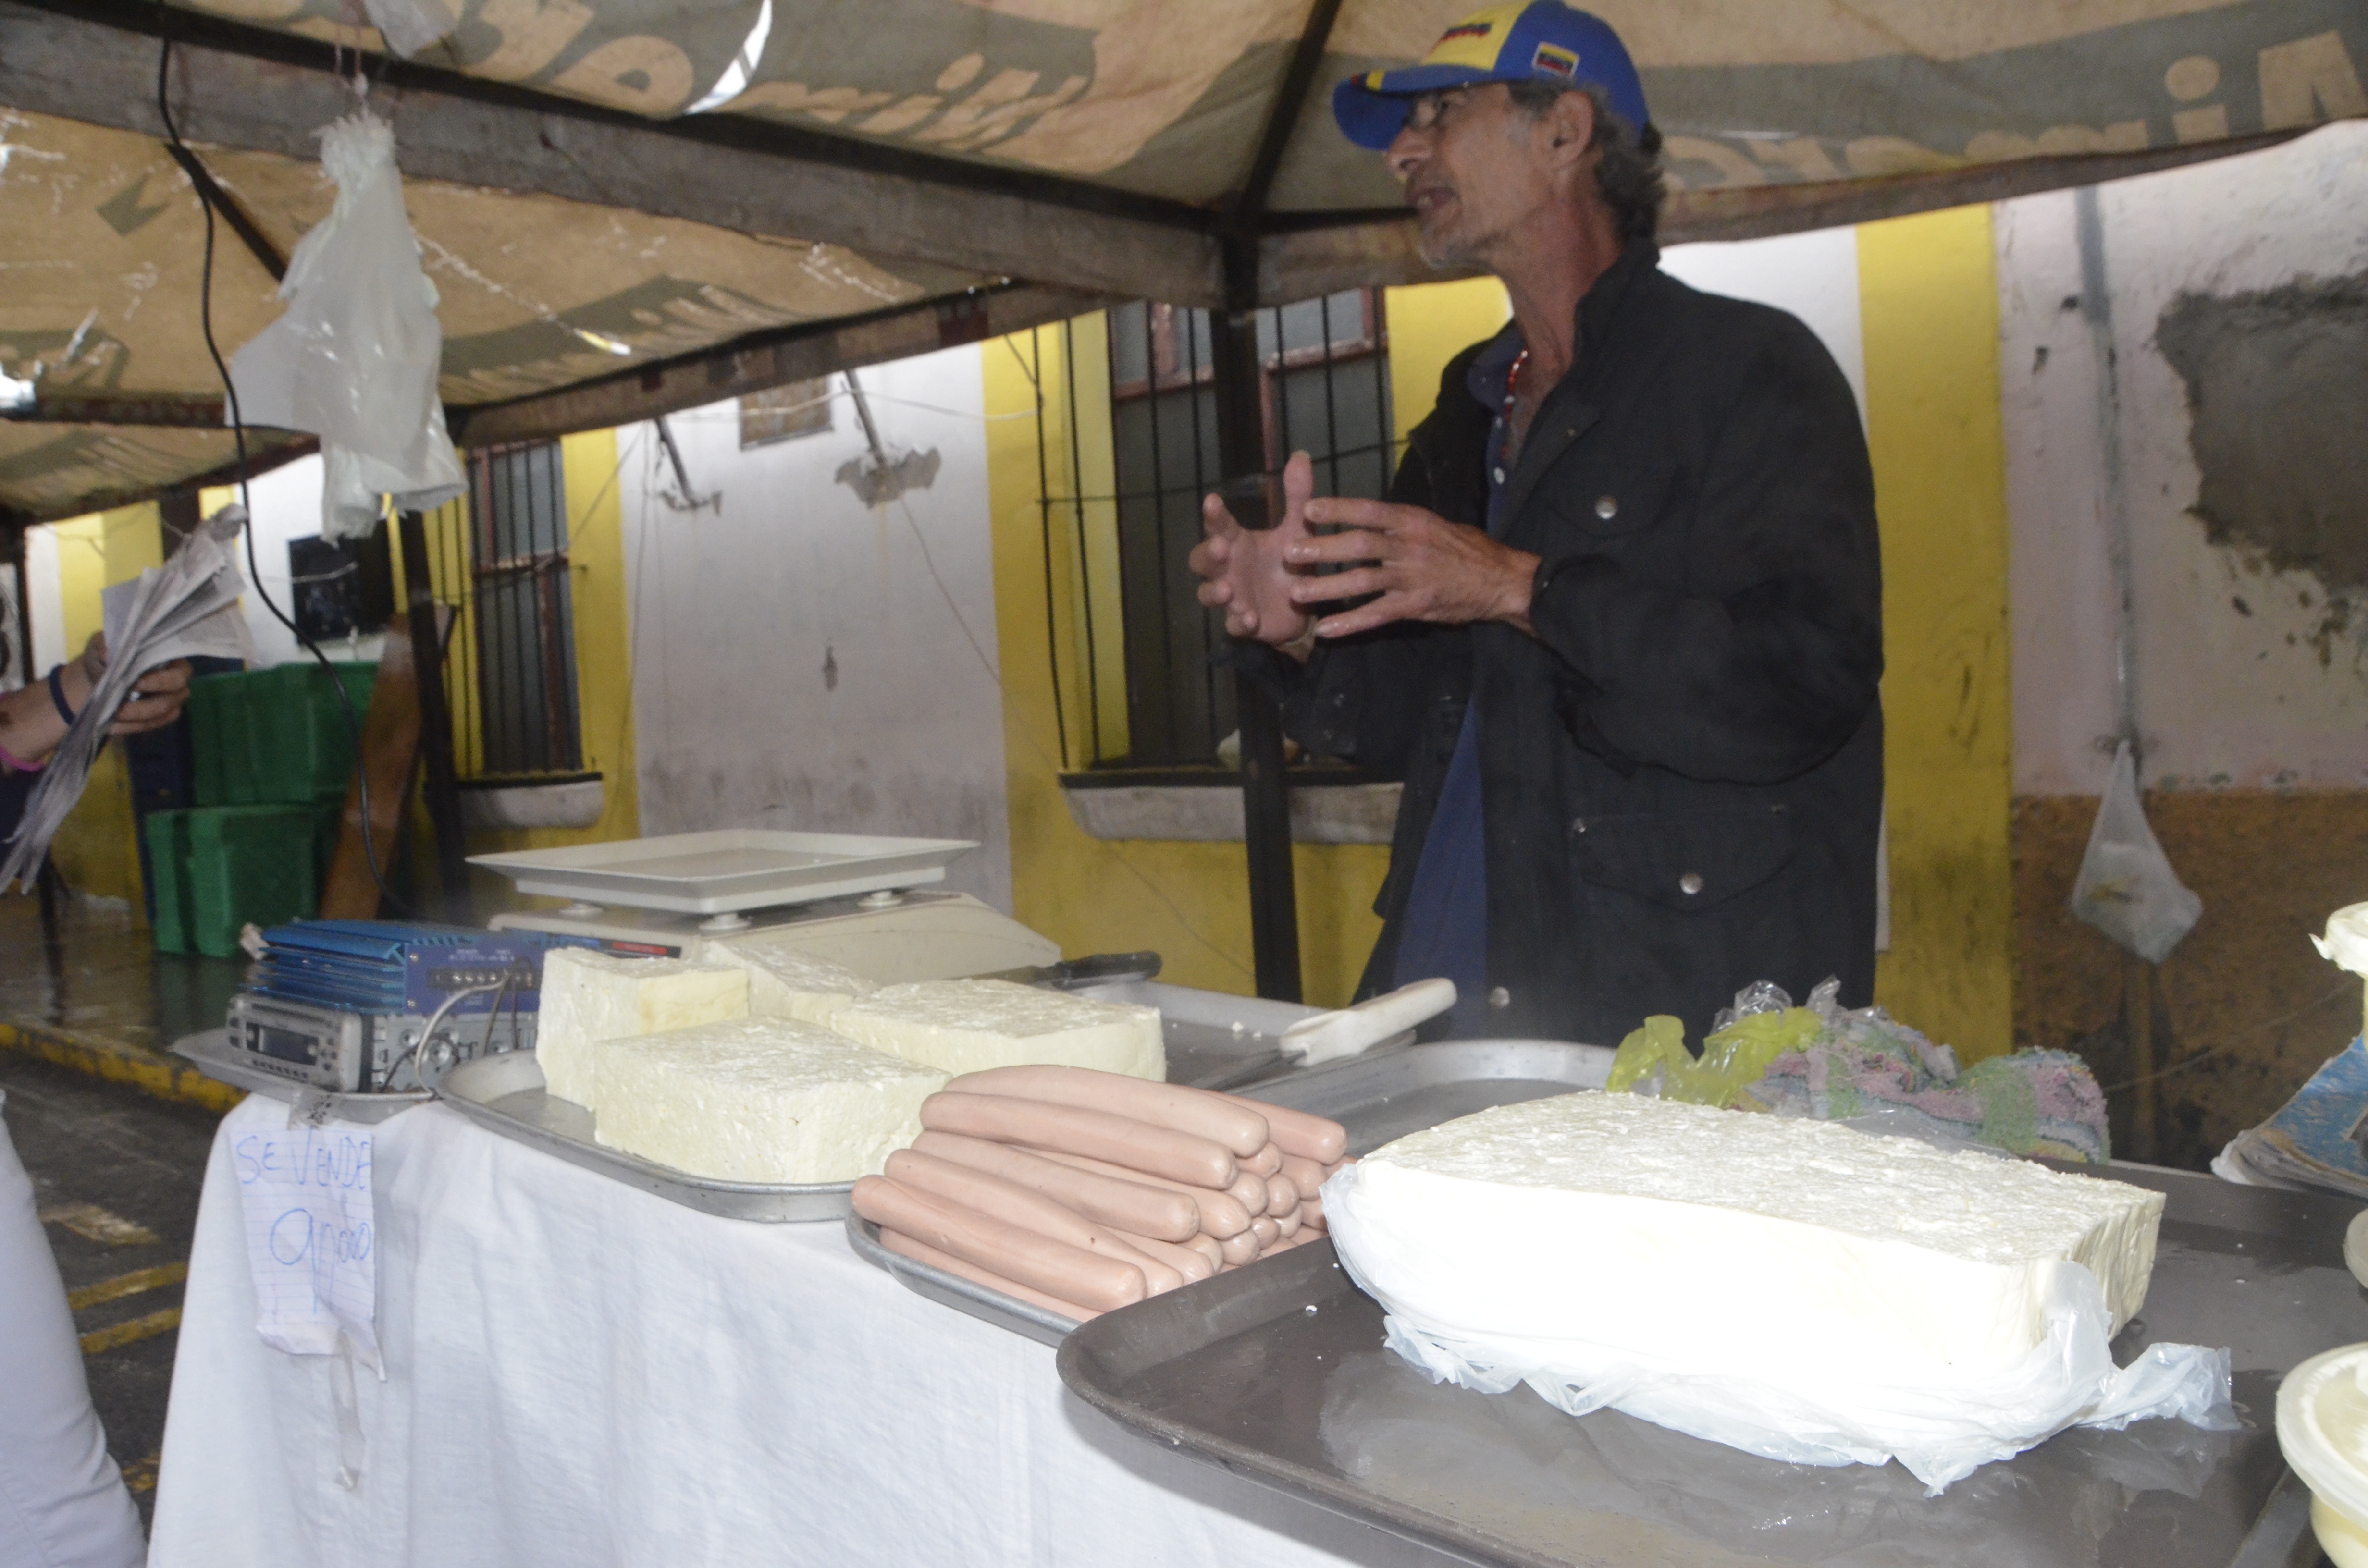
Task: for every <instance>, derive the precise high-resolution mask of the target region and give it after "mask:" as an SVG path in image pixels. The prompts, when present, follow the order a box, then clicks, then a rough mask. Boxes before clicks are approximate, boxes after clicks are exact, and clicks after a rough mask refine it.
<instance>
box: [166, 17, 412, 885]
mask: <svg viewBox="0 0 2368 1568" xmlns="http://www.w3.org/2000/svg"><path fill="white" fill-rule="evenodd" d="M170 28H171V24H170V22H169V21H168V22H167V23H166V25H165V33H164V40H163V44H162V46H161V47H160V48H159V49H158V51H157V54H156V116H157V118H158V119H162V120H163V121H164V122H165V140H166V142H167V143H168V144H169V145H170V146H171V148H172V150H173V158H174V161H175V162H176V163H179V164H181V165H185V166H187V165H195V164H197V162H198V156H197V154H196V153H193V152H191V151H190V150H189V144H188V142H184V141H182V140H181V131H180V127H179V126H177V125H176V124H175V123H174V122H173V105H172V95H171V94H170V92H169V91H168V90H167V88H168V86H169V84H170V80H171V70H172V64H173V39H172V33H171V30H170ZM209 183H210V182H209V181H207V180H202V179H195V178H193V179H191V181H190V182H189V185H190V188H191V189H192V190H194V191H196V192H197V197H198V206H199V209H201V210H203V211H204V213H205V220H206V244H205V259H204V263H203V265H202V267H201V268H200V269H199V274H198V324H199V328H200V329H201V330H202V331H203V332H204V334H205V340H206V353H207V355H208V357H209V358H211V359H212V360H213V362H214V373H215V374H216V375H218V376H220V377H221V378H222V394H223V399H224V402H225V404H226V406H227V408H228V410H229V413H230V431H231V439H232V441H233V445H234V446H235V448H236V449H237V453H238V466H237V469H236V471H235V472H236V473H237V476H238V504H239V506H240V507H241V509H242V510H244V511H245V513H246V526H245V528H241V529H240V530H239V531H240V532H241V533H242V534H244V535H245V538H246V573H247V575H248V577H250V578H251V579H253V581H254V584H255V597H256V598H258V599H260V600H262V601H263V608H266V609H268V610H269V611H270V612H271V618H272V619H274V620H277V621H278V622H279V624H280V625H282V626H284V627H286V628H287V629H288V634H289V635H290V637H293V638H294V639H295V640H296V642H297V644H298V645H299V646H301V647H302V649H303V650H304V651H305V652H306V653H310V654H312V655H313V659H314V660H316V661H317V662H318V663H319V664H320V666H321V668H322V669H323V670H324V672H326V674H327V675H328V677H329V686H330V688H331V689H332V690H334V691H336V694H337V710H338V711H339V712H340V713H341V714H343V715H344V717H345V722H346V737H347V740H348V741H349V742H350V743H351V744H352V745H353V748H354V782H355V785H356V787H357V788H358V789H359V790H360V792H361V824H362V859H363V860H364V861H365V862H366V863H367V864H368V865H369V867H370V881H374V882H376V883H377V884H378V892H379V897H380V898H381V899H383V900H385V901H386V903H388V904H389V905H391V906H392V907H393V910H394V912H395V913H396V914H398V915H408V914H410V913H411V909H410V906H409V905H408V904H406V903H404V901H403V900H402V899H400V898H397V897H396V896H395V894H394V890H393V888H392V887H389V886H388V885H387V881H386V875H385V873H384V872H382V871H381V870H380V869H379V868H378V844H377V841H376V837H375V835H373V834H372V833H371V831H370V775H369V773H368V771H367V770H366V769H365V768H364V767H363V766H362V726H361V721H360V719H359V718H358V717H357V716H356V715H355V713H354V699H353V695H352V694H351V693H350V692H348V691H347V690H346V683H345V680H344V678H343V677H342V676H339V675H338V674H337V666H336V665H335V664H333V663H331V662H330V659H329V655H328V654H326V653H323V652H322V651H321V645H320V644H319V643H318V642H313V639H311V638H310V637H307V636H305V635H304V633H303V632H302V631H299V630H298V629H297V626H296V623H295V621H293V620H291V619H289V617H288V616H287V615H286V614H285V613H284V612H282V611H281V609H280V608H279V605H278V604H277V603H275V602H274V601H273V599H272V597H271V594H270V591H269V590H268V589H267V588H266V587H264V585H263V567H262V565H261V563H260V562H257V561H256V554H255V505H254V502H253V501H252V499H251V498H250V497H249V495H248V493H247V455H246V422H245V420H244V419H243V418H242V417H240V415H239V409H238V384H237V383H236V382H235V381H232V380H231V374H230V366H229V365H228V364H227V363H226V362H224V360H223V359H222V347H221V346H220V345H219V344H217V343H216V342H215V341H214V202H213V197H212V195H211V192H209V191H208V189H207V188H206V187H207V186H208V184H209Z"/></svg>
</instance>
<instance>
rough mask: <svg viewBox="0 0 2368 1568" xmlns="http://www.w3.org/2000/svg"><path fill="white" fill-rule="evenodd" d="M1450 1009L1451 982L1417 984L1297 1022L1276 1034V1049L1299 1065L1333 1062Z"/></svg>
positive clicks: (1451, 998) (1417, 982) (1452, 993)
mask: <svg viewBox="0 0 2368 1568" xmlns="http://www.w3.org/2000/svg"><path fill="white" fill-rule="evenodd" d="M1452 1006H1455V982H1453V981H1452V980H1417V981H1416V982H1415V983H1413V984H1411V985H1401V986H1399V987H1398V988H1397V989H1396V990H1395V991H1393V992H1390V993H1389V994H1386V995H1383V996H1376V997H1374V998H1372V1000H1371V1001H1368V1002H1360V1003H1358V1004H1357V1005H1356V1006H1353V1007H1343V1008H1341V1009H1340V1010H1339V1011H1338V1012H1334V1013H1318V1014H1317V1015H1316V1016H1315V1017H1312V1018H1303V1019H1301V1020H1300V1021H1299V1022H1297V1023H1295V1024H1293V1025H1292V1026H1291V1027H1290V1028H1287V1029H1285V1030H1283V1031H1282V1049H1283V1050H1284V1051H1287V1052H1289V1053H1290V1054H1292V1055H1293V1056H1296V1057H1298V1058H1299V1060H1300V1062H1301V1064H1302V1065H1304V1066H1308V1067H1313V1066H1315V1065H1316V1064H1317V1063H1318V1062H1337V1061H1338V1060H1339V1059H1340V1058H1341V1057H1344V1056H1354V1055H1356V1054H1357V1053H1358V1052H1359V1051H1365V1050H1368V1049H1370V1048H1371V1047H1372V1046H1374V1045H1376V1044H1379V1043H1380V1042H1381V1041H1383V1040H1387V1039H1389V1038H1390V1036H1392V1035H1394V1034H1399V1033H1402V1032H1404V1031H1405V1030H1407V1029H1410V1028H1414V1027H1415V1026H1416V1025H1417V1024H1419V1023H1423V1022H1425V1021H1427V1020H1429V1019H1431V1018H1435V1017H1439V1015H1440V1014H1441V1013H1444V1012H1446V1011H1447V1010H1448V1009H1449V1008H1450V1007H1452Z"/></svg>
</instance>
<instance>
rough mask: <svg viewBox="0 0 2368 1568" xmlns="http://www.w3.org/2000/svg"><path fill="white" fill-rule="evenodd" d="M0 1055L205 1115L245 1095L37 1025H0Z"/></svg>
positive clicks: (141, 1055)
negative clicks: (33, 1060)
mask: <svg viewBox="0 0 2368 1568" xmlns="http://www.w3.org/2000/svg"><path fill="white" fill-rule="evenodd" d="M0 1051H24V1052H26V1053H27V1054H28V1055H31V1056H38V1057H40V1059H41V1060H42V1061H44V1062H55V1063H57V1064H58V1065H59V1066H61V1067H71V1068H73V1069H74V1070H75V1071H76V1072H78V1073H87V1074H91V1075H92V1076H93V1077H97V1078H106V1079H108V1080H111V1081H113V1082H115V1083H119V1084H129V1085H131V1086H132V1087H133V1088H135V1089H138V1090H140V1091H141V1092H142V1093H143V1094H148V1095H154V1096H155V1097H156V1098H158V1099H160V1100H175V1101H177V1102H179V1103H181V1104H183V1105H194V1106H203V1107H205V1108H207V1109H208V1110H228V1109H230V1108H231V1107H233V1106H234V1105H236V1104H238V1102H239V1101H241V1100H243V1099H245V1097H246V1091H245V1090H244V1089H234V1088H232V1087H231V1086H230V1085H228V1084H220V1083H216V1082H215V1081H214V1080H213V1079H211V1078H209V1077H207V1076H206V1075H205V1074H203V1073H200V1072H199V1071H198V1069H197V1068H196V1067H195V1066H193V1065H192V1064H190V1063H189V1062H183V1061H182V1060H180V1059H179V1058H178V1057H174V1056H166V1055H164V1054H162V1053H160V1052H157V1051H148V1050H144V1049H142V1048H140V1047H136V1046H128V1045H119V1044H117V1043H115V1042H114V1041H111V1040H97V1039H92V1038H89V1037H86V1036H81V1035H74V1034H69V1033H66V1032H65V1031H63V1030H61V1029H52V1028H47V1027H45V1026H42V1025H39V1024H28V1023H22V1022H0Z"/></svg>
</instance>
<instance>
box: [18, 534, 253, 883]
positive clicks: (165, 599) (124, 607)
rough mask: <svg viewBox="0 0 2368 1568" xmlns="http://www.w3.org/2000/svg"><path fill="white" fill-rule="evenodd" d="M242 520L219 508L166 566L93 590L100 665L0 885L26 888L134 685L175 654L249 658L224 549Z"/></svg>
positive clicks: (233, 562)
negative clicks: (102, 627)
mask: <svg viewBox="0 0 2368 1568" xmlns="http://www.w3.org/2000/svg"><path fill="white" fill-rule="evenodd" d="M245 524H246V511H245V508H244V507H241V506H225V507H223V508H222V510H221V511H219V512H216V513H215V514H214V515H213V516H212V517H209V518H208V519H207V520H206V522H205V525H204V526H203V527H202V528H199V529H198V530H197V531H196V532H194V533H192V534H190V535H189V537H188V539H187V540H183V541H182V543H181V547H180V548H179V549H178V550H176V551H174V552H173V555H172V559H170V560H169V561H167V562H165V564H164V565H162V566H159V567H154V568H151V569H150V570H148V571H145V572H142V574H140V576H139V578H138V580H137V581H134V582H130V583H119V584H117V585H115V586H114V587H112V588H109V589H108V590H106V592H105V593H104V594H102V595H101V596H100V602H101V605H102V608H103V609H104V619H105V622H106V628H107V646H108V660H107V669H106V671H105V673H104V674H102V675H101V676H99V679H98V684H97V686H95V687H92V688H91V693H90V696H89V698H88V699H87V700H85V702H84V703H83V707H82V711H81V712H80V713H78V714H76V715H75V716H74V725H73V727H72V728H71V729H69V730H67V731H66V736H65V739H64V740H63V741H60V742H59V743H58V746H57V749H56V750H55V751H54V752H52V753H51V754H50V760H49V764H48V766H47V767H44V768H43V769H42V771H41V778H40V783H39V784H37V785H35V786H34V789H33V794H32V798H31V799H30V800H29V801H27V802H26V804H25V819H24V821H23V822H22V823H21V824H18V826H17V834H16V836H15V837H14V838H12V839H10V840H9V841H8V846H7V850H8V853H7V858H6V860H5V861H0V888H6V886H7V885H8V883H10V882H11V881H14V882H16V883H17V885H18V886H19V887H20V888H23V889H25V890H26V891H28V892H29V891H30V890H31V888H32V885H33V879H34V877H35V876H36V875H37V874H38V873H39V871H40V866H41V861H42V860H43V858H45V857H47V855H48V854H49V848H50V842H51V839H53V838H55V837H56V836H57V831H58V828H59V826H60V824H63V822H64V821H65V818H66V813H67V812H71V811H73V810H74V802H75V801H78V800H80V799H81V798H82V790H83V785H84V784H85V781H87V780H88V778H89V777H90V768H91V764H92V763H93V762H95V761H97V758H98V748H99V747H100V746H102V745H104V744H106V743H107V732H108V726H109V725H110V724H112V723H113V722H114V721H115V715H116V712H117V710H120V708H122V706H123V705H124V703H125V701H126V700H128V699H130V697H131V692H132V687H133V685H134V683H136V682H137V681H138V680H139V678H140V677H141V676H142V675H144V674H145V673H147V672H148V671H150V670H153V669H154V668H155V667H156V666H157V665H168V664H171V663H172V662H173V661H174V660H176V659H187V658H190V657H209V656H210V657H216V658H232V659H244V660H246V661H248V662H250V663H251V662H253V660H254V658H255V644H254V642H253V641H252V640H251V639H249V637H248V636H247V632H246V618H245V615H244V614H242V613H241V612H240V610H239V608H238V597H239V594H240V593H241V591H242V590H243V589H244V588H245V580H244V579H243V578H242V577H241V576H240V575H239V570H238V562H237V559H236V557H235V556H233V554H232V552H231V546H232V543H233V541H234V540H236V539H237V538H238V531H239V529H240V528H244V527H245Z"/></svg>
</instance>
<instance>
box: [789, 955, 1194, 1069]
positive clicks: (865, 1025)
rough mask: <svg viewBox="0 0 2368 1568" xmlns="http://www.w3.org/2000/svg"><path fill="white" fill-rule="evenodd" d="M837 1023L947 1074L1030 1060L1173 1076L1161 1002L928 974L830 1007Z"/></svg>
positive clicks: (833, 1025) (869, 1041)
mask: <svg viewBox="0 0 2368 1568" xmlns="http://www.w3.org/2000/svg"><path fill="white" fill-rule="evenodd" d="M825 1021H826V1022H827V1023H828V1024H829V1025H830V1027H831V1028H834V1029H837V1031H838V1032H839V1033H840V1034H843V1035H846V1036H848V1038H849V1039H852V1040H861V1041H862V1042H863V1043H864V1044H866V1045H869V1046H872V1047H874V1048H876V1049H878V1050H881V1051H892V1052H894V1054H896V1055H898V1056H902V1057H905V1058H906V1059H907V1060H910V1061H914V1062H921V1063H923V1064H924V1065H926V1066H930V1067H936V1068H939V1069H940V1070H942V1071H944V1072H947V1073H976V1072H980V1071H983V1070H984V1069H985V1068H989V1067H1010V1066H1014V1065H1018V1064H1020V1063H1024V1062H1053V1063H1057V1064H1059V1065H1062V1066H1065V1067H1094V1068H1099V1069H1100V1070H1101V1071H1102V1072H1105V1073H1124V1074H1128V1075H1129V1076H1130V1077H1135V1078H1149V1079H1151V1080H1153V1081H1154V1082H1162V1081H1165V1080H1166V1078H1167V1046H1166V1044H1165V1043H1164V1041H1163V1039H1162V1036H1161V1034H1160V1028H1159V1009H1158V1008H1156V1007H1138V1006H1133V1005H1132V1004H1130V1003H1120V1002H1102V1001H1098V1000H1096V999H1095V998H1093V997H1090V996H1074V995H1071V994H1068V993H1066V992H1063V991H1046V990H1043V989H1042V988H1041V987H1038V986H1033V985H1019V984H1015V983H1012V982H1010V981H1008V980H923V981H916V982H914V983H911V984H909V985H891V986H886V987H883V988H882V989H881V990H879V991H875V992H873V993H872V994H871V995H869V996H864V997H860V998H858V999H857V1000H855V1001H853V1002H849V1003H847V1004H844V1005H842V1006H837V1007H834V1008H832V1009H831V1010H830V1012H829V1014H828V1016H827V1018H826V1020H825Z"/></svg>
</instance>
